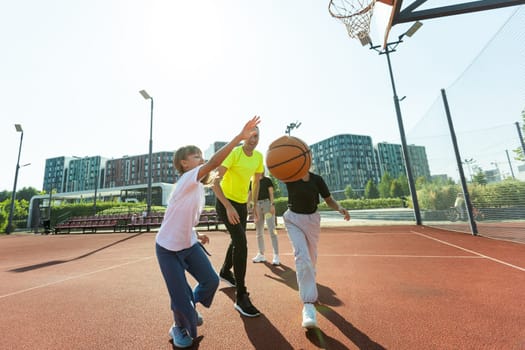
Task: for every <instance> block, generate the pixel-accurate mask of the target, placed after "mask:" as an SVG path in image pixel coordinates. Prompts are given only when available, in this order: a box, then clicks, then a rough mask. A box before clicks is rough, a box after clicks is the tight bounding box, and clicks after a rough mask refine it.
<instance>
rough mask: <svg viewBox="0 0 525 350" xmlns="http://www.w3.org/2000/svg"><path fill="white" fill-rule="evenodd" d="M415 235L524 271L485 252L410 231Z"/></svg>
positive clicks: (524, 269)
mask: <svg viewBox="0 0 525 350" xmlns="http://www.w3.org/2000/svg"><path fill="white" fill-rule="evenodd" d="M410 232H412V233H414V234H416V235H419V236H422V237H425V238H428V239H432V240H434V241H436V242H439V243H442V244H445V245H448V246H451V247H454V248H457V249H461V250H463V251H465V252H468V253H472V254H474V255H477V256H480V257H482V258H485V259H489V260H492V261H494V262H497V263H499V264H502V265H506V266H509V267H512V268H513V269H516V270H520V271H524V272H525V268H523V267H519V266H516V265H513V264H510V263H508V262H505V261H503V260H499V259H496V258H493V257H490V256H488V255H485V254H481V253H478V252H475V251H473V250H470V249H467V248H463V247H460V246H458V245H455V244H452V243H449V242H445V241H442V240H440V239H437V238H434V237H431V236H427V235H425V234H423V233H420V232H416V231H410Z"/></svg>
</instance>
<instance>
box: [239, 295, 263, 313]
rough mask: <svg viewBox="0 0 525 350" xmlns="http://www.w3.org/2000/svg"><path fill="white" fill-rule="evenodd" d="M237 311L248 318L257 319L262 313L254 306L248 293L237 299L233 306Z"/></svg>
mask: <svg viewBox="0 0 525 350" xmlns="http://www.w3.org/2000/svg"><path fill="white" fill-rule="evenodd" d="M233 306H234V307H235V309H236V310H237V311H239V312H240V313H241V314H242V315H244V316H246V317H257V316H259V315H260V314H261V313H260V312H259V310H257V308H256V307H255V306H253V305H252V302H251V301H250V297H249V296H248V293H245V294H242V295H241V296H238V297H237V302H236V303H235V304H234V305H233Z"/></svg>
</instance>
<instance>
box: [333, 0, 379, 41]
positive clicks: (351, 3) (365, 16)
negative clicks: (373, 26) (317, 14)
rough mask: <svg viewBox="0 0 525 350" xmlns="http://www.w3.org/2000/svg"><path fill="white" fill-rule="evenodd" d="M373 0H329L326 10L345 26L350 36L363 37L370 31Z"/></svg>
mask: <svg viewBox="0 0 525 350" xmlns="http://www.w3.org/2000/svg"><path fill="white" fill-rule="evenodd" d="M375 2H376V1H375V0H330V4H329V5H328V11H329V12H330V15H332V17H334V18H337V19H339V20H340V21H341V22H343V23H344V24H345V26H346V30H347V32H348V35H350V37H351V38H356V39H364V38H366V37H367V36H368V33H370V21H371V20H372V14H373V12H374V11H372V10H373V9H374V5H375Z"/></svg>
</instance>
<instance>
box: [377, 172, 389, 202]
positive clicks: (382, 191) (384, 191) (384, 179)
mask: <svg viewBox="0 0 525 350" xmlns="http://www.w3.org/2000/svg"><path fill="white" fill-rule="evenodd" d="M391 185H392V178H391V177H390V174H389V173H388V171H386V172H385V173H384V174H383V176H381V181H379V185H378V186H377V189H378V190H379V196H380V197H381V198H389V197H390V186H391Z"/></svg>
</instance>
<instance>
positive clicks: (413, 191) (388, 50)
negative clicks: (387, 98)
mask: <svg viewBox="0 0 525 350" xmlns="http://www.w3.org/2000/svg"><path fill="white" fill-rule="evenodd" d="M420 27H421V23H420V22H415V23H414V24H413V25H412V26H411V27H410V28H409V29H408V30H407V31H406V32H405V33H403V34H401V35H400V36H399V38H398V40H397V41H394V42H390V43H387V44H386V45H385V47H384V49H381V46H379V45H378V46H374V45H373V44H372V42H371V41H370V38H367V40H365V44H366V43H367V42H368V43H369V44H370V49H372V50H375V51H377V52H378V53H379V54H380V55H383V54H385V55H386V59H387V63H388V72H389V74H390V82H391V83H392V91H393V93H394V106H395V109H396V116H397V125H398V127H399V134H400V136H401V149H402V151H403V158H404V159H405V167H406V173H407V179H408V187H409V188H410V195H411V197H412V205H413V207H414V215H415V219H416V224H417V225H421V213H420V211H419V202H418V199H417V193H416V186H415V181H414V176H413V174H412V167H411V165H410V157H409V153H408V145H407V141H406V135H405V128H404V126H403V118H402V116H401V107H400V105H399V102H400V101H402V100H404V99H405V97H402V98H401V99H400V98H399V97H398V96H397V92H396V85H395V82H394V74H393V72H392V63H391V62H390V53H391V52H395V51H396V47H397V46H398V45H399V44H401V43H402V42H403V37H404V36H405V35H406V36H408V37H411V36H412V35H414V33H415V32H416V31H417V30H418V29H419V28H420Z"/></svg>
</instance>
